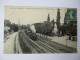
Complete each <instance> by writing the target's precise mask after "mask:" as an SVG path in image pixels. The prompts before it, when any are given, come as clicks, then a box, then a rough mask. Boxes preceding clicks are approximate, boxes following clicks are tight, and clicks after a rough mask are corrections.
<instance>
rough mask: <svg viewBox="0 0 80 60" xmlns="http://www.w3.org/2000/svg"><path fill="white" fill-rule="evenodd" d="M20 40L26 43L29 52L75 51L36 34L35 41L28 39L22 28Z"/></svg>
mask: <svg viewBox="0 0 80 60" xmlns="http://www.w3.org/2000/svg"><path fill="white" fill-rule="evenodd" d="M21 35H22V40H23V41H24V43H25V44H26V46H27V47H29V49H30V50H31V51H32V52H31V53H67V52H69V53H72V52H76V50H75V51H73V50H74V49H73V48H70V47H67V46H64V45H61V44H58V43H56V42H53V41H51V40H49V39H48V40H46V39H44V38H43V37H42V38H41V37H39V36H38V40H37V41H33V40H32V39H30V38H29V37H28V36H27V34H26V33H25V32H24V30H22V31H21Z"/></svg>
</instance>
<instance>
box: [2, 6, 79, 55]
mask: <svg viewBox="0 0 80 60" xmlns="http://www.w3.org/2000/svg"><path fill="white" fill-rule="evenodd" d="M3 43H4V49H3V50H4V54H46V53H52V54H54V53H77V8H62V7H39V6H33V7H32V6H4V42H3Z"/></svg>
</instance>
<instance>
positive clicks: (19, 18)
mask: <svg viewBox="0 0 80 60" xmlns="http://www.w3.org/2000/svg"><path fill="white" fill-rule="evenodd" d="M59 9H60V17H61V19H60V22H61V23H63V22H64V17H65V12H66V10H67V8H59ZM57 10H58V8H55V7H29V6H5V7H4V20H10V21H11V23H15V24H23V25H27V24H33V23H39V22H43V21H47V17H48V14H49V16H50V21H51V20H53V19H54V21H55V22H56V18H57Z"/></svg>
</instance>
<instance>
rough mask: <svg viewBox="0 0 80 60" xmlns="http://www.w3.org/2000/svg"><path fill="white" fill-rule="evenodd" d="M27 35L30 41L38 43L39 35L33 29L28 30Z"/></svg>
mask: <svg viewBox="0 0 80 60" xmlns="http://www.w3.org/2000/svg"><path fill="white" fill-rule="evenodd" d="M25 33H26V35H27V36H28V37H29V38H30V39H32V40H34V41H37V35H36V33H34V32H33V31H32V30H31V29H26V30H25Z"/></svg>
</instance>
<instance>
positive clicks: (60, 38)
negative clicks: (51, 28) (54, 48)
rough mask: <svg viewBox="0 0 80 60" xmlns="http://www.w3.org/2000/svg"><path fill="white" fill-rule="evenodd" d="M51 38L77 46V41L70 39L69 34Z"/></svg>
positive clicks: (70, 45)
mask: <svg viewBox="0 0 80 60" xmlns="http://www.w3.org/2000/svg"><path fill="white" fill-rule="evenodd" d="M51 39H52V41H55V42H57V43H60V44H63V45H67V46H69V47H73V48H77V42H76V41H71V40H68V36H62V37H58V36H53V37H52V38H51Z"/></svg>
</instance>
